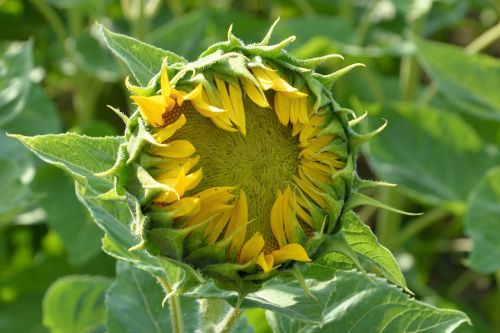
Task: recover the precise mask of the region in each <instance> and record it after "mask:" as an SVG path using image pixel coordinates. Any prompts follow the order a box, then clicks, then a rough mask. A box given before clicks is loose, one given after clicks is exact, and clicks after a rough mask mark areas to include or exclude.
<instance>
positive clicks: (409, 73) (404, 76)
mask: <svg viewBox="0 0 500 333" xmlns="http://www.w3.org/2000/svg"><path fill="white" fill-rule="evenodd" d="M423 22H424V19H423V18H422V17H421V18H419V19H417V20H415V21H412V22H410V29H411V31H412V32H413V33H414V34H419V33H420V31H421V30H422V25H423ZM419 70H420V69H419V67H418V64H417V61H416V60H415V55H414V54H406V55H404V56H403V58H402V59H401V67H400V78H401V80H400V89H401V99H402V100H403V101H413V100H414V99H415V95H416V92H417V88H418V83H419V74H420V72H419Z"/></svg>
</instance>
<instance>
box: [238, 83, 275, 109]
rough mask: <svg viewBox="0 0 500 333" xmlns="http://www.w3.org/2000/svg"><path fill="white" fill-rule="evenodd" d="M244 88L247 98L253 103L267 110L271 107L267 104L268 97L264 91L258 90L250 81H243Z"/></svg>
mask: <svg viewBox="0 0 500 333" xmlns="http://www.w3.org/2000/svg"><path fill="white" fill-rule="evenodd" d="M243 86H244V88H245V92H246V93H247V96H248V97H250V99H251V100H252V102H254V103H255V104H257V105H258V106H260V107H263V108H267V107H269V103H268V102H267V98H266V95H265V94H264V92H263V91H262V90H260V89H259V88H257V87H256V86H255V84H253V82H251V81H249V80H243Z"/></svg>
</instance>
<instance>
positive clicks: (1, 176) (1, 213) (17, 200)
mask: <svg viewBox="0 0 500 333" xmlns="http://www.w3.org/2000/svg"><path fill="white" fill-rule="evenodd" d="M20 177H21V174H20V173H19V171H18V170H17V169H16V163H15V162H13V161H10V160H4V159H0V184H2V191H0V226H1V225H2V224H5V223H8V222H10V221H11V220H12V219H13V218H14V217H15V216H16V215H17V214H18V213H20V212H22V211H23V210H24V209H25V208H26V207H27V206H28V205H29V204H30V203H31V202H32V199H33V196H32V192H31V189H30V188H29V186H28V185H27V184H25V183H23V182H22V181H21V179H20Z"/></svg>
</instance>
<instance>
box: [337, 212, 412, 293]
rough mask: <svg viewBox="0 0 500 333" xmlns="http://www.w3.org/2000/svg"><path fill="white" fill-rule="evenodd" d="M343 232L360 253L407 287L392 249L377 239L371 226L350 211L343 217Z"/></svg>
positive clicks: (393, 280) (385, 273) (392, 278)
mask: <svg viewBox="0 0 500 333" xmlns="http://www.w3.org/2000/svg"><path fill="white" fill-rule="evenodd" d="M342 234H343V235H344V238H345V240H346V242H347V244H349V246H350V247H351V248H352V249H353V250H354V251H355V252H356V253H358V254H359V255H361V256H362V257H364V258H366V259H368V260H369V261H371V262H372V263H374V264H375V265H376V266H377V268H378V269H380V271H381V272H382V273H383V274H384V276H385V277H386V278H387V279H389V280H390V281H392V282H394V283H396V284H397V285H398V286H400V287H403V288H406V281H405V278H404V276H403V274H402V273H401V270H400V268H399V264H398V262H397V261H396V258H394V256H393V255H392V253H391V251H389V250H388V249H387V248H385V247H384V246H383V245H382V244H380V243H379V242H378V241H377V237H376V236H375V235H374V234H373V232H372V231H371V229H370V227H368V226H367V225H366V224H364V223H363V221H361V220H360V219H359V217H358V216H357V215H356V214H355V213H354V212H353V211H349V212H347V213H345V214H344V215H343V218H342Z"/></svg>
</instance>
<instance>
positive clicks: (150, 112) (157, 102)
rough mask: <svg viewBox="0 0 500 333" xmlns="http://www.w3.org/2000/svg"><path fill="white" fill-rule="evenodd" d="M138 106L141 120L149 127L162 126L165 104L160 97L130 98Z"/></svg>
mask: <svg viewBox="0 0 500 333" xmlns="http://www.w3.org/2000/svg"><path fill="white" fill-rule="evenodd" d="M130 98H132V100H133V101H134V102H135V103H136V104H137V105H138V106H139V112H140V113H141V116H142V118H143V119H144V120H145V121H146V122H147V123H148V124H150V125H151V126H154V127H161V126H163V113H164V112H165V110H166V109H167V106H168V105H167V102H166V101H165V99H164V98H163V96H161V95H155V96H149V97H144V96H130Z"/></svg>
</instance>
